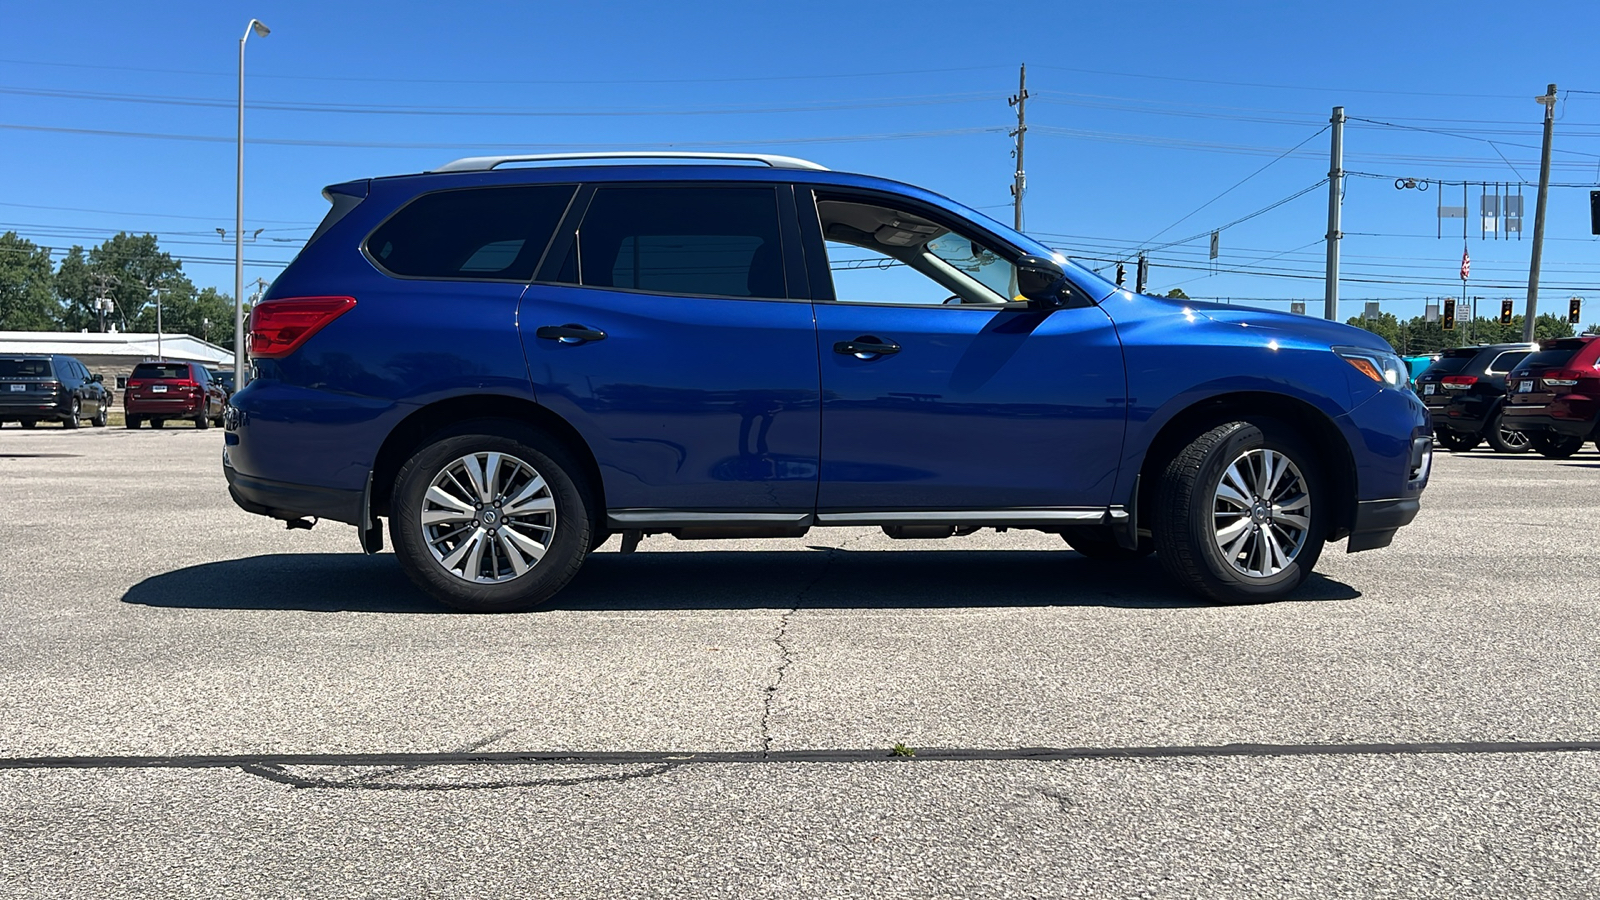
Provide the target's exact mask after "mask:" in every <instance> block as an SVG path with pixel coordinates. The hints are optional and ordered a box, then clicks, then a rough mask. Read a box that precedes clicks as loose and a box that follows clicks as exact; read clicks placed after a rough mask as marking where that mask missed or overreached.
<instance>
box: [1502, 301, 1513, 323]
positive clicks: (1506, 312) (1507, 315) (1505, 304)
mask: <svg viewBox="0 0 1600 900" xmlns="http://www.w3.org/2000/svg"><path fill="white" fill-rule="evenodd" d="M1500 324H1501V325H1510V324H1511V301H1510V300H1501V301H1500Z"/></svg>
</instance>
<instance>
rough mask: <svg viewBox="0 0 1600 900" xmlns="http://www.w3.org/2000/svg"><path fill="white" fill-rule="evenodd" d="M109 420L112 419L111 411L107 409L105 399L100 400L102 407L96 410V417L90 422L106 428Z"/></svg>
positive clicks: (95, 425)
mask: <svg viewBox="0 0 1600 900" xmlns="http://www.w3.org/2000/svg"><path fill="white" fill-rule="evenodd" d="M109 421H111V411H110V410H108V409H106V404H105V401H104V400H102V401H100V407H99V408H98V409H96V410H95V411H94V418H92V419H90V420H89V424H90V425H93V426H94V427H96V428H104V427H106V423H107V422H109Z"/></svg>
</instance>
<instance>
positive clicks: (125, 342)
mask: <svg viewBox="0 0 1600 900" xmlns="http://www.w3.org/2000/svg"><path fill="white" fill-rule="evenodd" d="M46 353H61V354H65V355H67V356H71V357H74V358H76V359H77V360H78V361H79V362H81V363H83V364H84V365H85V366H86V367H88V369H89V371H90V372H94V373H96V374H99V375H103V376H105V380H106V383H107V384H108V385H110V384H115V385H117V386H118V387H120V386H121V385H122V382H123V380H125V379H126V378H127V377H128V373H129V372H132V371H133V367H134V366H136V365H138V364H139V363H142V362H144V361H145V360H147V359H171V360H179V361H182V362H198V363H205V364H206V365H207V366H209V367H210V368H213V369H222V368H231V367H232V366H233V352H232V351H230V350H225V349H223V348H221V347H218V346H217V345H216V344H211V343H207V342H205V341H202V340H200V339H199V338H197V337H195V336H193V335H189V334H163V335H161V348H160V354H159V355H158V354H157V352H156V335H155V334H138V333H125V334H100V333H98V332H70V331H0V356H33V355H40V354H46Z"/></svg>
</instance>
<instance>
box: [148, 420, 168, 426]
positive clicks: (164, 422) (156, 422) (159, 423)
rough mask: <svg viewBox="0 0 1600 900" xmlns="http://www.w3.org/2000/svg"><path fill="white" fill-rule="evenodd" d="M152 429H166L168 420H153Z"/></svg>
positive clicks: (151, 421)
mask: <svg viewBox="0 0 1600 900" xmlns="http://www.w3.org/2000/svg"><path fill="white" fill-rule="evenodd" d="M150 427H151V428H165V427H167V420H166V419H151V420H150Z"/></svg>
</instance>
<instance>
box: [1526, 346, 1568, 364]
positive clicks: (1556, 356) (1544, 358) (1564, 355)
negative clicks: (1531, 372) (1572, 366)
mask: <svg viewBox="0 0 1600 900" xmlns="http://www.w3.org/2000/svg"><path fill="white" fill-rule="evenodd" d="M1577 355H1578V348H1577V347H1553V348H1551V349H1549V350H1540V351H1539V352H1538V353H1531V354H1529V355H1528V358H1527V359H1525V360H1523V361H1522V367H1523V368H1527V369H1533V368H1545V369H1548V368H1551V367H1553V366H1564V365H1566V364H1567V360H1569V359H1571V358H1573V357H1574V356H1577Z"/></svg>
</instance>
